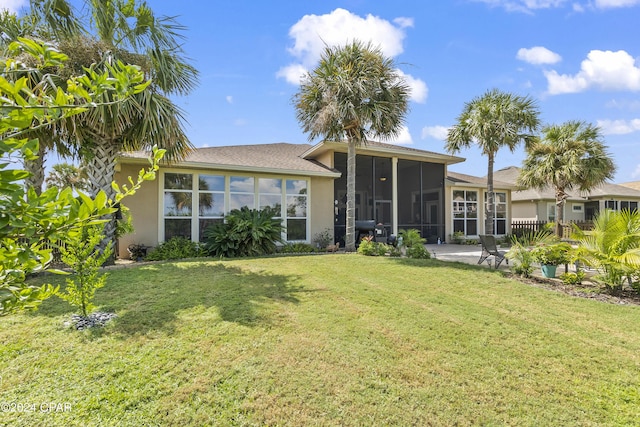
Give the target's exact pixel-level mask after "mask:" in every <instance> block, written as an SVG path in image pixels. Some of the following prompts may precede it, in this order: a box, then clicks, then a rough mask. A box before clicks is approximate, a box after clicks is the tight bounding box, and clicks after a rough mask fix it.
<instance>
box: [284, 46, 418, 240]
mask: <svg viewBox="0 0 640 427" xmlns="http://www.w3.org/2000/svg"><path fill="white" fill-rule="evenodd" d="M294 102H295V108H296V115H297V119H298V121H299V122H300V124H301V125H302V129H303V130H304V132H306V133H308V134H309V140H314V139H315V138H317V137H323V138H325V139H329V140H334V141H346V143H347V217H346V222H347V223H346V236H345V249H346V250H347V251H354V250H355V191H356V147H357V146H359V145H360V144H364V143H366V141H367V139H372V138H380V139H383V140H384V139H389V138H393V137H396V136H397V135H398V134H399V133H400V131H401V129H402V125H403V123H404V116H405V114H406V113H407V110H408V102H409V87H408V85H407V84H406V83H405V81H404V80H403V79H402V76H401V74H400V73H399V72H398V70H397V68H396V66H395V64H394V62H393V61H392V60H391V59H389V58H386V57H384V55H383V54H382V51H381V50H380V49H379V48H376V47H373V46H372V45H371V44H370V43H369V44H363V43H362V42H359V41H354V42H352V43H350V44H347V45H345V46H339V47H326V48H325V50H324V52H323V54H322V56H321V58H320V63H319V64H318V66H317V67H316V68H315V70H313V71H312V72H310V73H308V74H307V75H306V76H305V77H304V80H303V82H302V84H301V86H300V91H299V92H298V93H297V94H296V95H295V97H294Z"/></svg>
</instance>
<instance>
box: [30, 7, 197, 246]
mask: <svg viewBox="0 0 640 427" xmlns="http://www.w3.org/2000/svg"><path fill="white" fill-rule="evenodd" d="M85 6H86V7H87V9H88V11H89V12H90V14H89V18H88V21H84V22H83V21H81V20H80V19H78V18H77V15H75V14H74V13H73V12H69V11H73V9H72V8H71V6H70V5H69V3H68V2H67V1H66V0H32V8H33V10H34V11H36V13H40V14H43V15H44V16H46V17H47V19H45V21H46V22H50V21H53V22H63V23H65V25H64V28H78V27H79V28H86V29H88V32H89V34H90V36H86V35H84V34H80V33H77V32H76V33H74V35H73V36H72V37H70V36H69V34H68V32H66V31H65V32H60V33H56V36H57V37H56V40H57V41H59V42H60V43H61V45H63V46H65V48H63V49H62V50H63V51H64V52H65V53H67V54H69V56H70V57H76V59H77V61H76V62H75V66H76V67H82V66H84V67H87V66H89V65H90V64H92V63H96V62H97V63H98V64H99V65H101V66H104V67H107V66H108V65H109V64H110V63H112V62H113V61H117V60H122V61H123V62H126V63H129V64H136V65H139V66H141V68H142V69H143V71H144V72H145V74H146V76H147V77H148V78H149V79H150V80H151V81H152V84H151V85H150V86H149V88H147V90H144V91H143V92H141V93H139V94H137V95H135V96H133V97H130V98H128V99H127V100H126V101H125V102H122V103H118V104H111V105H109V104H108V102H109V99H106V98H105V99H101V100H100V101H103V102H106V103H107V104H106V105H102V106H101V107H99V108H94V109H91V110H89V111H87V112H86V113H84V114H81V115H78V116H74V117H73V118H72V120H69V121H66V122H65V124H64V125H65V132H64V134H65V136H66V138H67V141H68V142H69V143H70V144H72V145H75V146H76V147H79V148H78V149H79V153H80V155H81V157H83V158H84V159H85V162H86V168H87V169H86V170H87V174H88V177H89V182H90V186H91V190H90V193H91V194H92V195H93V194H95V193H97V192H98V191H100V190H103V191H105V192H106V193H107V195H108V196H112V195H113V190H112V188H111V183H112V181H113V178H114V173H115V163H116V159H117V156H118V154H119V153H120V152H121V151H123V150H138V149H144V148H150V147H151V146H153V145H157V146H158V147H160V148H165V149H167V156H166V157H165V158H166V159H167V160H169V161H171V160H177V159H181V158H183V157H184V156H186V154H188V153H189V152H190V151H191V149H192V148H193V146H192V145H191V143H190V142H189V140H188V138H187V136H186V134H185V133H184V129H183V125H182V123H183V122H184V116H183V112H182V111H181V110H180V109H179V107H177V106H176V105H175V104H174V103H173V102H172V101H171V100H170V99H169V95H172V94H179V95H185V94H188V93H189V92H190V91H191V90H192V89H193V88H195V87H196V85H197V77H198V72H197V70H196V69H195V68H194V67H193V66H192V65H190V64H189V63H188V61H187V59H186V58H185V57H184V56H183V51H182V48H181V45H180V42H181V39H182V31H183V30H184V29H185V28H184V27H182V26H181V25H179V24H178V23H177V22H176V21H175V19H174V18H170V17H156V16H155V15H154V14H153V11H152V10H151V9H150V8H149V6H148V5H147V3H146V2H144V1H142V2H134V1H128V0H85ZM59 11H62V12H59ZM59 13H62V15H61V16H58V14H59ZM50 15H54V16H58V19H53V18H51V17H50ZM67 18H68V19H67ZM68 21H71V22H79V23H80V25H74V24H68V23H67V22H68ZM51 29H52V31H54V28H53V27H52V28H51ZM71 51H73V52H71ZM92 54H93V55H92ZM95 55H98V56H99V57H98V58H96V56H95ZM68 67H69V68H70V69H73V64H68ZM105 96H108V95H105ZM114 232H115V222H111V223H110V224H107V226H106V227H105V234H106V239H105V240H106V241H109V240H112V239H113V236H114Z"/></svg>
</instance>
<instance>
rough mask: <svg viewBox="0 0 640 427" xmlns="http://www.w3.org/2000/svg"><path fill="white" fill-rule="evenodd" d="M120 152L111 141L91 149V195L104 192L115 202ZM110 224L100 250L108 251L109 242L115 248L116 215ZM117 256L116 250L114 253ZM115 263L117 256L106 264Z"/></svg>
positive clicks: (88, 168) (110, 220) (89, 169)
mask: <svg viewBox="0 0 640 427" xmlns="http://www.w3.org/2000/svg"><path fill="white" fill-rule="evenodd" d="M119 152H120V150H119V149H118V146H117V144H115V143H113V142H112V141H109V140H104V141H98V142H97V143H96V144H95V145H92V147H91V158H90V159H88V160H87V166H86V171H87V176H88V179H89V194H90V195H91V197H95V196H96V194H98V192H99V191H100V190H102V191H104V192H105V193H106V195H107V199H111V200H113V198H114V197H115V191H114V190H113V188H111V183H112V182H113V177H114V175H115V171H116V159H117V156H118V154H119ZM107 219H109V221H108V222H106V223H105V226H104V239H103V240H102V242H100V245H99V246H100V249H101V251H103V250H104V249H106V247H107V245H108V244H109V242H112V244H113V245H114V247H115V236H116V219H115V215H110V218H107ZM113 254H115V250H114V252H113ZM114 262H115V256H114V255H111V256H110V257H109V259H108V260H107V261H106V262H105V264H106V265H112V264H114Z"/></svg>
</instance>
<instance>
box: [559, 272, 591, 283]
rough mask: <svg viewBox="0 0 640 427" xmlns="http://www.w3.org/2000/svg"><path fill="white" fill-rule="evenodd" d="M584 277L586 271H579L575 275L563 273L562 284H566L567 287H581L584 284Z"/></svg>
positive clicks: (561, 276)
mask: <svg viewBox="0 0 640 427" xmlns="http://www.w3.org/2000/svg"><path fill="white" fill-rule="evenodd" d="M584 276H585V274H584V271H580V270H578V271H576V272H575V273H573V272H569V273H562V274H561V275H560V280H562V283H564V284H565V285H579V284H580V283H582V279H584Z"/></svg>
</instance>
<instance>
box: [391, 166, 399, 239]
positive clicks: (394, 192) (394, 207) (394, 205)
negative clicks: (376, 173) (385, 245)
mask: <svg viewBox="0 0 640 427" xmlns="http://www.w3.org/2000/svg"><path fill="white" fill-rule="evenodd" d="M391 182H393V186H392V187H391V218H392V220H391V234H393V235H396V236H397V235H398V158H397V157H392V158H391Z"/></svg>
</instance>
